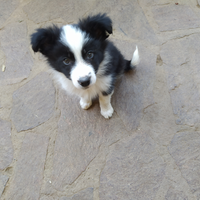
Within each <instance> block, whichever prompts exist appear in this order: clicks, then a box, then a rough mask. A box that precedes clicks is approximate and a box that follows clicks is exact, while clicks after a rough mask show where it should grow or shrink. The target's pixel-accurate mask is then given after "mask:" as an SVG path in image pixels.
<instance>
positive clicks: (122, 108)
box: [112, 40, 156, 131]
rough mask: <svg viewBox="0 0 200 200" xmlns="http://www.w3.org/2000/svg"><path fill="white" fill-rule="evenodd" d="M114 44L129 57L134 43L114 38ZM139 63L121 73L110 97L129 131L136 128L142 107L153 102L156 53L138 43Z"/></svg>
mask: <svg viewBox="0 0 200 200" xmlns="http://www.w3.org/2000/svg"><path fill="white" fill-rule="evenodd" d="M114 41H115V44H116V45H117V46H118V48H119V49H120V50H121V52H122V53H123V54H125V55H129V56H126V59H129V60H130V59H131V57H132V52H134V50H135V45H136V44H135V43H132V42H130V41H120V40H114ZM138 49H139V54H140V57H141V61H140V64H139V65H138V66H137V67H136V69H135V70H134V71H133V72H128V73H126V74H124V75H123V77H122V79H121V80H119V81H118V83H117V85H116V87H115V92H114V95H113V97H112V102H113V107H114V109H115V110H116V112H117V114H118V115H119V116H120V118H121V120H122V121H123V122H124V124H125V126H126V127H127V129H128V130H129V131H132V130H136V128H137V127H138V125H139V122H140V120H141V119H142V117H143V109H144V108H146V107H147V106H149V105H151V104H153V103H154V97H153V87H154V86H153V85H154V79H155V78H154V77H155V66H156V55H155V54H153V53H152V52H150V51H149V50H148V49H146V48H145V47H143V46H142V45H138Z"/></svg>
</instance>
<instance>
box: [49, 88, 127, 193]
mask: <svg viewBox="0 0 200 200" xmlns="http://www.w3.org/2000/svg"><path fill="white" fill-rule="evenodd" d="M59 98H60V106H61V117H60V120H59V122H58V135H57V138H56V142H55V150H54V165H53V169H54V170H53V177H52V178H53V179H52V184H53V185H54V187H56V188H57V190H62V188H63V187H64V186H65V185H67V184H72V183H73V182H74V181H75V180H76V178H77V177H78V176H79V175H80V174H81V173H82V172H83V171H84V170H85V169H86V167H87V165H89V163H90V162H91V161H92V160H93V159H94V158H95V156H96V155H97V153H98V151H99V147H100V145H101V144H102V143H106V144H112V143H114V142H116V141H117V140H119V139H120V138H121V137H123V136H124V135H127V132H126V130H125V128H124V126H123V123H122V122H121V120H120V119H119V118H118V117H117V116H113V118H112V119H110V120H109V121H108V120H105V119H104V118H103V117H102V116H101V114H100V110H99V105H98V104H95V105H94V106H93V107H92V108H91V109H89V110H87V111H85V110H82V109H81V108H80V105H79V102H78V101H76V100H77V99H76V98H75V99H74V98H73V97H71V96H67V95H66V94H65V91H60V93H59ZM69 110H70V112H69ZM102 123H103V124H104V126H102Z"/></svg>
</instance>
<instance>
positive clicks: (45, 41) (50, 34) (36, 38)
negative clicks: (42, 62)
mask: <svg viewBox="0 0 200 200" xmlns="http://www.w3.org/2000/svg"><path fill="white" fill-rule="evenodd" d="M59 38H60V28H58V27H57V26H55V25H54V26H53V27H49V28H40V29H37V31H36V32H35V33H33V34H32V35H31V45H32V49H33V51H34V52H38V51H39V52H41V53H42V54H44V55H46V56H47V55H48V52H49V51H50V50H51V49H52V47H53V45H54V44H55V43H56V41H57V40H59Z"/></svg>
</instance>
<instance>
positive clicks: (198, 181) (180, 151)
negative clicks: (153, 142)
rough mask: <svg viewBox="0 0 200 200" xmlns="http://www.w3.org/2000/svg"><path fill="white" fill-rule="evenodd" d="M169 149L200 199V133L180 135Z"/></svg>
mask: <svg viewBox="0 0 200 200" xmlns="http://www.w3.org/2000/svg"><path fill="white" fill-rule="evenodd" d="M168 149H169V152H170V154H171V155H172V157H173V158H174V160H175V162H176V164H177V165H178V167H179V169H180V170H181V173H182V176H183V177H184V178H185V179H186V181H187V183H188V184H189V186H190V188H191V191H192V192H193V193H194V194H195V195H196V197H197V199H200V188H199V186H200V178H199V177H200V162H199V160H200V133H199V132H182V133H178V134H176V135H175V136H174V138H173V140H172V142H171V144H170V145H169V147H168Z"/></svg>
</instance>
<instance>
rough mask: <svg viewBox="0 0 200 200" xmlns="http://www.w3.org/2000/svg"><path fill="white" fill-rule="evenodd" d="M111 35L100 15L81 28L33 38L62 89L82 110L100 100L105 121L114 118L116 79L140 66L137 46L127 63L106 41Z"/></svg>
mask: <svg viewBox="0 0 200 200" xmlns="http://www.w3.org/2000/svg"><path fill="white" fill-rule="evenodd" d="M111 33H112V21H111V19H110V18H109V17H107V16H106V14H98V15H95V16H89V17H87V18H85V19H83V20H80V21H79V23H78V24H72V25H66V26H63V27H61V28H58V27H57V26H55V25H54V26H52V27H49V28H41V29H38V30H37V31H36V32H35V33H33V34H32V35H31V45H32V49H33V51H34V52H38V51H39V52H41V53H42V54H43V55H44V56H45V57H46V58H47V60H48V62H49V64H50V66H51V67H52V69H53V71H54V74H55V77H56V79H57V81H58V82H59V83H60V84H61V86H62V88H63V89H65V90H67V91H69V92H71V93H74V94H76V95H78V96H79V97H80V105H81V107H82V108H83V109H88V108H89V107H90V106H91V104H92V99H93V98H95V97H99V103H100V108H101V114H102V115H103V116H104V117H105V118H109V117H111V116H112V114H113V108H112V106H111V103H110V101H111V95H112V94H113V91H114V85H115V82H116V78H117V77H118V76H119V75H121V74H123V73H124V72H127V71H129V70H131V69H133V68H134V67H135V66H136V65H137V64H138V63H139V54H138V49H137V46H136V50H135V52H134V53H133V57H132V60H130V61H128V60H125V59H124V57H123V56H122V55H121V53H120V51H119V50H118V49H117V48H116V47H115V46H114V45H113V43H111V42H109V41H108V40H106V39H107V38H108V36H109V34H111Z"/></svg>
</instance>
